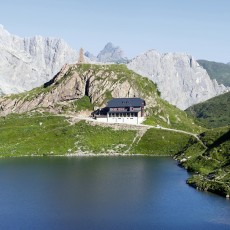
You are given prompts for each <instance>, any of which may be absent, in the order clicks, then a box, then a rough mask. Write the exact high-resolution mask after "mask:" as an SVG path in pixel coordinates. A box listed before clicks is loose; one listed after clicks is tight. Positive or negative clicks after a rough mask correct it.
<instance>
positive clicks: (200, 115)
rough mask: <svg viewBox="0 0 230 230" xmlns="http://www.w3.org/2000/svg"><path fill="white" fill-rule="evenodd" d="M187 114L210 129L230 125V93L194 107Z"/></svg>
mask: <svg viewBox="0 0 230 230" xmlns="http://www.w3.org/2000/svg"><path fill="white" fill-rule="evenodd" d="M186 112H187V114H188V115H189V116H191V117H194V118H196V119H197V120H198V121H199V122H200V123H201V124H203V125H205V126H206V127H208V128H215V127H222V126H226V125H230V92H228V93H225V94H222V95H219V96H217V97H214V98H211V99H209V100H207V101H205V102H202V103H199V104H196V105H193V106H191V107H189V108H188V109H187V110H186Z"/></svg>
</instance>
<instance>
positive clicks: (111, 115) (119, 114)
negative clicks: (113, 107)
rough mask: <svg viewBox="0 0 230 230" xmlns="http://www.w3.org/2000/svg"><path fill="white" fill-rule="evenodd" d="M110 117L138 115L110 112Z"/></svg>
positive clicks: (135, 115) (135, 114)
mask: <svg viewBox="0 0 230 230" xmlns="http://www.w3.org/2000/svg"><path fill="white" fill-rule="evenodd" d="M109 117H137V113H109Z"/></svg>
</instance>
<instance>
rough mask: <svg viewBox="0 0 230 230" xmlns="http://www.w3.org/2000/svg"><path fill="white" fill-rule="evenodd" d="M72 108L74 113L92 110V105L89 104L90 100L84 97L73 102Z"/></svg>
mask: <svg viewBox="0 0 230 230" xmlns="http://www.w3.org/2000/svg"><path fill="white" fill-rule="evenodd" d="M74 106H75V108H76V111H82V110H90V111H92V110H93V104H92V103H91V102H90V98H89V97H88V96H84V97H82V98H80V99H78V100H76V101H74Z"/></svg>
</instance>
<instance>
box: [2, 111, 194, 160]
mask: <svg viewBox="0 0 230 230" xmlns="http://www.w3.org/2000/svg"><path fill="white" fill-rule="evenodd" d="M0 129H1V132H0V157H9V156H55V155H66V154H86V153H88V154H89V153H91V154H116V153H119V154H124V153H126V154H151V155H167V156H170V155H171V156H173V155H175V154H176V153H178V152H179V151H180V150H181V149H182V148H184V147H185V145H186V143H187V142H188V140H189V138H190V136H189V135H186V134H183V133H175V132H172V131H166V130H161V129H156V128H150V129H148V130H147V129H146V127H136V126H131V125H118V124H116V125H115V124H114V125H113V124H110V125H107V124H100V123H99V124H97V123H95V122H93V123H92V122H86V121H83V120H76V119H74V118H71V117H69V118H66V117H64V116H57V115H53V114H45V113H44V114H39V113H35V112H32V113H27V114H20V115H19V114H12V115H8V116H7V117H1V118H0Z"/></svg>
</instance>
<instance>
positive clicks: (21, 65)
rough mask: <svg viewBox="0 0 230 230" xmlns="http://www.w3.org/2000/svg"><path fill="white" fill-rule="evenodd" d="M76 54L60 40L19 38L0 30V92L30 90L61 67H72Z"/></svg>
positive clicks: (35, 37) (48, 78)
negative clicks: (70, 65)
mask: <svg viewBox="0 0 230 230" xmlns="http://www.w3.org/2000/svg"><path fill="white" fill-rule="evenodd" d="M77 60H78V52H77V51H75V50H73V49H72V48H70V47H69V46H68V45H67V44H66V43H65V42H64V41H63V40H62V39H57V38H45V37H42V36H34V37H31V38H20V37H18V36H15V35H11V34H10V33H9V32H8V31H6V30H5V29H4V27H3V26H0V89H1V90H0V92H1V91H2V93H3V94H9V93H17V92H22V91H25V90H30V89H32V88H34V87H37V86H39V85H41V84H43V83H44V82H46V81H48V80H50V79H51V78H52V77H53V76H54V75H55V74H56V73H57V72H58V71H59V70H60V69H61V67H62V66H63V65H64V64H65V63H76V61H77Z"/></svg>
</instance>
